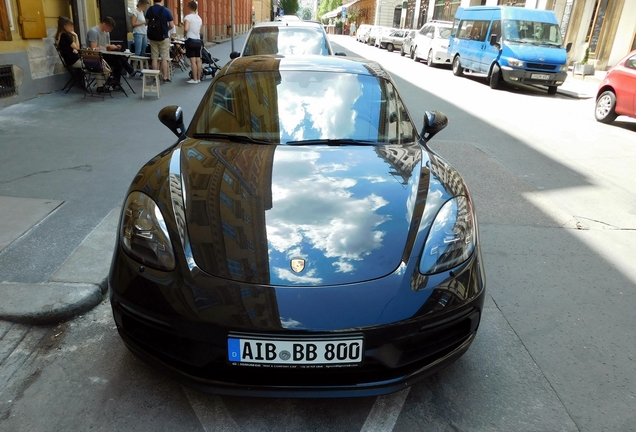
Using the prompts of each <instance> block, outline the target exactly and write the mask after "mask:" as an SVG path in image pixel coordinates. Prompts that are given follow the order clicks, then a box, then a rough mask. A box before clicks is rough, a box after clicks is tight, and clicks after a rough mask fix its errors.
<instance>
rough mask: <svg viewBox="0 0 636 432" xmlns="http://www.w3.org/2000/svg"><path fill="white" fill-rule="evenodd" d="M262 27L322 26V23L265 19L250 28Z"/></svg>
mask: <svg viewBox="0 0 636 432" xmlns="http://www.w3.org/2000/svg"><path fill="white" fill-rule="evenodd" d="M262 27H318V28H322V24H320V23H319V22H316V21H266V22H260V23H258V24H254V26H253V27H252V28H262Z"/></svg>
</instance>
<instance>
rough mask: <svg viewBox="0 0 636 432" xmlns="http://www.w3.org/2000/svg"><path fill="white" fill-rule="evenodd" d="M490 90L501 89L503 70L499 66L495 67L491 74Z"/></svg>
mask: <svg viewBox="0 0 636 432" xmlns="http://www.w3.org/2000/svg"><path fill="white" fill-rule="evenodd" d="M490 88H491V89H499V88H501V69H500V68H499V65H498V64H495V65H493V67H492V71H491V72H490Z"/></svg>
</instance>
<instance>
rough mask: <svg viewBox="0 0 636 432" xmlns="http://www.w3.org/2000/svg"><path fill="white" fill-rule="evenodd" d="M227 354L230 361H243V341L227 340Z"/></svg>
mask: <svg viewBox="0 0 636 432" xmlns="http://www.w3.org/2000/svg"><path fill="white" fill-rule="evenodd" d="M227 352H228V357H229V360H230V361H235V362H240V361H241V340H240V339H234V338H228V340H227Z"/></svg>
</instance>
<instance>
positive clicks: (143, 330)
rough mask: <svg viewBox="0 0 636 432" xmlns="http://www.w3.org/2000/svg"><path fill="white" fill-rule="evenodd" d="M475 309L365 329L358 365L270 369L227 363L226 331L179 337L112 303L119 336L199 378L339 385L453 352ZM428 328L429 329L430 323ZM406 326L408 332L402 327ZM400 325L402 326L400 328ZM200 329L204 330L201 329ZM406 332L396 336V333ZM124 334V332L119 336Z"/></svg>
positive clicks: (408, 369) (402, 371) (398, 372)
mask: <svg viewBox="0 0 636 432" xmlns="http://www.w3.org/2000/svg"><path fill="white" fill-rule="evenodd" d="M479 318H480V312H479V310H477V309H475V308H470V309H468V310H463V311H462V312H461V313H455V314H453V315H452V316H450V317H448V318H447V319H445V320H444V322H445V324H443V325H439V326H435V325H434V326H432V327H430V326H427V327H425V328H422V327H421V324H417V323H410V324H408V326H406V325H405V327H404V328H402V329H400V325H395V326H387V327H381V328H379V329H378V330H377V331H376V332H375V333H374V331H373V330H371V331H369V332H365V341H366V344H367V346H366V347H365V348H366V352H365V360H364V363H363V365H361V366H359V367H349V368H341V369H340V368H329V369H280V370H279V369H275V368H271V369H268V370H267V373H263V372H264V371H263V369H261V368H252V367H241V366H232V365H230V364H228V362H227V361H226V357H225V356H226V349H225V343H226V337H227V332H226V331H225V332H223V331H221V330H215V331H214V333H215V334H214V335H210V334H207V335H208V336H209V337H210V338H211V339H215V340H214V342H211V343H210V342H202V341H197V340H193V339H189V338H187V337H184V336H181V335H179V334H177V332H175V331H174V329H172V328H169V327H164V326H162V325H159V324H157V323H154V322H150V321H147V320H145V319H144V318H142V317H140V316H136V315H132V314H129V313H128V312H126V311H125V310H123V309H119V308H115V319H116V321H117V324H118V328H119V330H120V332H123V335H122V336H127V337H129V338H130V339H132V341H133V342H134V343H135V345H137V346H138V347H140V348H141V349H142V350H143V351H145V352H147V353H149V354H151V355H152V356H154V357H156V358H158V359H160V360H161V361H163V362H165V363H167V364H169V365H171V366H172V367H174V368H175V369H178V370H180V371H182V372H184V373H186V374H188V375H190V376H194V377H197V378H198V379H201V380H206V381H207V380H209V381H217V382H227V383H235V384H239V385H261V386H279V385H288V386H292V387H304V386H330V385H331V386H342V385H354V384H362V383H367V382H368V383H373V382H379V381H385V380H392V379H397V378H399V377H402V376H405V375H408V374H410V373H413V372H415V371H417V370H419V369H421V368H423V367H425V366H427V365H429V364H431V363H433V362H435V361H436V360H438V359H440V358H442V357H444V356H446V355H448V354H449V353H451V352H453V351H454V350H455V349H457V348H458V347H459V346H461V345H462V344H463V343H464V342H466V340H467V339H468V338H470V337H471V335H472V334H474V333H475V331H476V330H477V326H478V325H479ZM429 327H430V328H429ZM407 328H408V331H404V330H406V329H407ZM401 330H402V331H401ZM201 333H206V332H205V331H202V332H201ZM396 333H397V334H404V333H411V334H407V335H406V336H402V337H400V338H397V339H396V338H395V334H396ZM124 339H126V337H124Z"/></svg>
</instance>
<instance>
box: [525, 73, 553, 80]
mask: <svg viewBox="0 0 636 432" xmlns="http://www.w3.org/2000/svg"><path fill="white" fill-rule="evenodd" d="M530 78H532V79H538V80H549V79H550V75H546V74H532V75H530Z"/></svg>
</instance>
